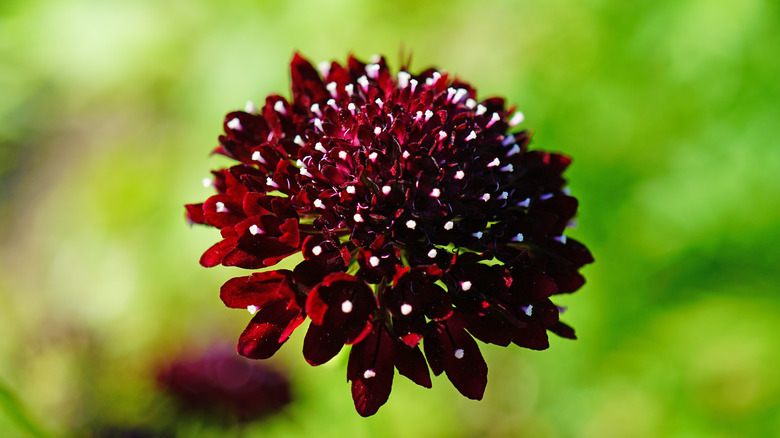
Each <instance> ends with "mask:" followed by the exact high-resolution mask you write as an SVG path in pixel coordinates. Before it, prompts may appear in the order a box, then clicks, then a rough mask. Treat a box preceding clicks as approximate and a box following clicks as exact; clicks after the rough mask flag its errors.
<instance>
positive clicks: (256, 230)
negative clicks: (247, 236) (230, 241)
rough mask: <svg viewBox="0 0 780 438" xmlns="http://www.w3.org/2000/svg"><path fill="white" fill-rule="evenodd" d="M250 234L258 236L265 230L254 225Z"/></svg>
mask: <svg viewBox="0 0 780 438" xmlns="http://www.w3.org/2000/svg"><path fill="white" fill-rule="evenodd" d="M249 232H250V233H252V235H253V236H257V235H258V234H263V230H261V229H260V227H258V226H257V225H252V226H250V227H249Z"/></svg>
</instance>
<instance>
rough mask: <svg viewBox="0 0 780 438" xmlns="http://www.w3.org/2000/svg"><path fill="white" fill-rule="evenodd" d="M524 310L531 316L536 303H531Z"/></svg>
mask: <svg viewBox="0 0 780 438" xmlns="http://www.w3.org/2000/svg"><path fill="white" fill-rule="evenodd" d="M523 310H524V311H525V314H526V315H528V316H531V313H532V312H533V311H534V305H533V304H529V305H528V307H526V308H525V309H523Z"/></svg>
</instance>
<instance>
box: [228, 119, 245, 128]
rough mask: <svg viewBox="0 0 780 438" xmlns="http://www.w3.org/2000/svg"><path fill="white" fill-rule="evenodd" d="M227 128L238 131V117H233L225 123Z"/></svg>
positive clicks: (239, 122)
mask: <svg viewBox="0 0 780 438" xmlns="http://www.w3.org/2000/svg"><path fill="white" fill-rule="evenodd" d="M227 127H228V128H230V129H233V130H236V131H240V130H241V129H242V127H241V120H238V117H234V118H232V119H230V121H229V122H227Z"/></svg>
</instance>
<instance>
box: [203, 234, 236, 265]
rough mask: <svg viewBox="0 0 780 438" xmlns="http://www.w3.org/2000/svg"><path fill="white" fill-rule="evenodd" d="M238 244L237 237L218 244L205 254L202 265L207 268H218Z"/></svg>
mask: <svg viewBox="0 0 780 438" xmlns="http://www.w3.org/2000/svg"><path fill="white" fill-rule="evenodd" d="M236 243H238V239H237V238H235V237H234V238H230V239H224V240H221V241H219V242H217V243H216V244H215V245H214V246H212V247H211V248H209V249H207V250H206V252H205V253H203V256H201V258H200V264H201V265H202V266H204V267H206V268H211V267H214V266H217V265H218V264H220V263H222V260H223V259H224V258H225V256H226V255H228V253H230V251H232V250H233V249H234V248H235V247H236Z"/></svg>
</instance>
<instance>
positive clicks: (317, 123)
mask: <svg viewBox="0 0 780 438" xmlns="http://www.w3.org/2000/svg"><path fill="white" fill-rule="evenodd" d="M314 127H315V128H317V130H319V131H320V132H323V131H324V129H322V120H320V119H314Z"/></svg>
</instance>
